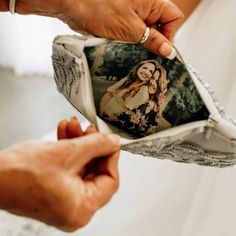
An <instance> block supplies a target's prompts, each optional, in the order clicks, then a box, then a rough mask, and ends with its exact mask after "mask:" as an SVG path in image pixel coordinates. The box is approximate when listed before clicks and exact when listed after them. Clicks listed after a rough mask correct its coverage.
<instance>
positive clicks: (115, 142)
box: [108, 134, 120, 146]
mask: <svg viewBox="0 0 236 236" xmlns="http://www.w3.org/2000/svg"><path fill="white" fill-rule="evenodd" d="M108 138H109V139H110V140H111V142H112V144H113V145H114V146H119V145H120V137H119V136H118V135H116V134H109V135H108Z"/></svg>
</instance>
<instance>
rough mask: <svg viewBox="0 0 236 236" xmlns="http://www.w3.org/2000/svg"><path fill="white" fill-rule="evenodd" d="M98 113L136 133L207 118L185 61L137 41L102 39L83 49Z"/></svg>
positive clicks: (153, 131)
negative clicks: (162, 54) (139, 43)
mask: <svg viewBox="0 0 236 236" xmlns="http://www.w3.org/2000/svg"><path fill="white" fill-rule="evenodd" d="M84 52H85V54H86V57H87V61H88V65H89V69H90V75H91V82H92V88H93V96H94V101H95V107H96V111H97V114H98V116H99V117H100V118H101V119H102V120H104V121H107V122H109V123H110V124H111V125H112V126H114V127H117V128H119V129H122V130H125V131H127V132H128V133H129V134H132V136H133V135H134V136H135V137H144V136H147V135H151V134H155V133H157V132H159V131H162V130H166V129H169V128H171V127H175V126H179V125H182V124H187V123H189V122H194V121H201V120H207V119H208V117H209V111H208V110H207V108H206V106H205V104H204V102H203V101H202V99H201V97H200V95H199V93H198V91H197V89H196V87H195V85H194V82H193V81H192V79H191V76H190V74H189V72H188V71H187V69H186V67H185V64H184V63H182V62H181V60H180V59H178V58H177V57H176V58H175V59H174V60H169V59H166V58H162V57H159V56H157V55H155V54H152V53H150V52H149V51H147V50H146V49H144V48H143V47H142V46H140V45H137V44H127V43H126V44H125V43H119V42H106V43H104V44H101V45H98V46H93V47H86V48H85V49H84Z"/></svg>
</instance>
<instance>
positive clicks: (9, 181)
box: [0, 147, 34, 212]
mask: <svg viewBox="0 0 236 236" xmlns="http://www.w3.org/2000/svg"><path fill="white" fill-rule="evenodd" d="M21 153H23V154H21ZM22 155H24V152H22V150H18V148H17V147H16V148H14V147H13V148H9V149H6V150H4V151H2V152H0V209H4V210H8V211H12V212H14V211H17V210H19V209H20V208H21V201H22V198H24V196H26V195H27V190H28V189H29V188H27V185H29V183H30V182H31V180H32V178H34V175H32V173H33V171H32V167H31V166H30V165H29V164H28V163H27V161H26V160H25V159H24V158H22Z"/></svg>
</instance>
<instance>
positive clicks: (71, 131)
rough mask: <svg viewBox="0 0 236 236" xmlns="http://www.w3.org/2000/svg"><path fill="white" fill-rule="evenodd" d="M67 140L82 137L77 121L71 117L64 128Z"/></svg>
mask: <svg viewBox="0 0 236 236" xmlns="http://www.w3.org/2000/svg"><path fill="white" fill-rule="evenodd" d="M66 132H67V136H68V138H76V137H81V136H83V135H84V133H83V130H82V128H81V125H80V123H79V121H78V119H77V118H76V117H75V116H73V117H71V119H70V121H69V122H68V124H67V128H66Z"/></svg>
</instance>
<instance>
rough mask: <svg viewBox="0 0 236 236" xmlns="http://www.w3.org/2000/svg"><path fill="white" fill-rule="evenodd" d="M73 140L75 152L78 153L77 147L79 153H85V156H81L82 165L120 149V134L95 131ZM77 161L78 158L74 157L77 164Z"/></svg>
mask: <svg viewBox="0 0 236 236" xmlns="http://www.w3.org/2000/svg"><path fill="white" fill-rule="evenodd" d="M71 142H72V144H73V146H74V152H75V153H76V149H78V153H81V155H83V158H80V166H81V165H82V166H84V165H86V164H87V163H89V162H90V161H91V160H93V159H95V158H98V157H104V156H109V155H111V154H113V153H114V152H116V151H118V150H119V149H120V143H119V136H117V135H114V134H110V135H106V134H101V133H95V134H90V135H87V136H83V137H81V138H79V139H73V140H71ZM75 157H76V155H75ZM76 162H77V160H76V158H74V163H75V164H76Z"/></svg>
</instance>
